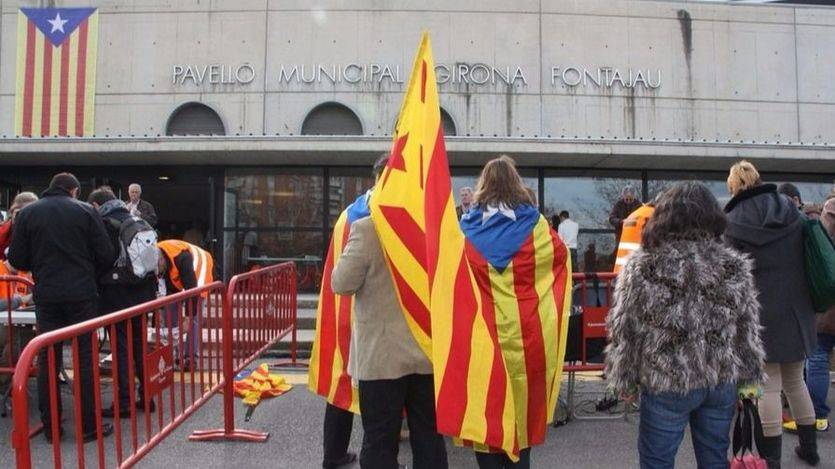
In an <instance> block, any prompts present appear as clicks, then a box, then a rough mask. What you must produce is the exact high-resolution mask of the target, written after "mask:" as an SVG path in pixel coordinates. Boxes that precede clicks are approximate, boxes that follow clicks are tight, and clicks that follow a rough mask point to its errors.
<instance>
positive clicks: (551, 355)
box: [371, 33, 570, 460]
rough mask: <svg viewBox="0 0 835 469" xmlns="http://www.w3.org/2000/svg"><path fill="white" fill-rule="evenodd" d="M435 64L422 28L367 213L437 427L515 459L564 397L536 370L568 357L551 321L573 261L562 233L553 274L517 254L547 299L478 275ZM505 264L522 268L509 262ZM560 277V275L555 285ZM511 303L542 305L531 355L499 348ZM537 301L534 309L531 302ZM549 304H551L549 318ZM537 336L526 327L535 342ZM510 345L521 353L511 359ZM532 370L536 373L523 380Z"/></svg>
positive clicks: (557, 314)
mask: <svg viewBox="0 0 835 469" xmlns="http://www.w3.org/2000/svg"><path fill="white" fill-rule="evenodd" d="M434 70H435V67H434V61H433V59H432V52H431V45H430V41H429V36H428V34H426V33H424V35H423V38H422V40H421V44H420V47H419V49H418V53H417V56H416V58H415V62H414V65H413V67H412V72H411V78H410V80H409V85H408V88H407V91H406V96H405V97H404V100H403V105H402V107H401V110H400V115H399V117H398V121H397V125H396V127H395V136H394V142H393V149H392V151H391V157H390V158H389V162H388V165H387V167H386V169H385V170H384V172H383V174H382V176H381V179H380V182H379V184H378V185H377V188H376V189H375V191H374V197H373V198H372V200H371V218H372V220H373V221H374V226H375V228H376V230H377V233H378V235H379V237H380V244H381V246H382V248H383V251H384V253H385V255H386V259H387V261H388V266H389V269H390V271H391V274H392V279H393V281H394V285H395V289H396V290H397V294H398V298H399V300H400V303H401V306H402V307H403V310H404V314H405V315H406V322H407V324H408V325H409V327H410V329H411V331H412V333H413V334H414V336H415V339H416V340H417V342H418V344H419V345H420V346H421V348H422V349H423V351H424V352H425V353H426V354H427V356H429V357H430V358H431V360H432V364H433V368H434V372H435V377H434V379H435V399H436V415H437V428H438V431H439V432H440V433H442V434H445V435H448V436H451V437H454V438H456V439H459V440H462V441H464V442H467V443H469V444H471V445H473V446H475V447H476V448H477V449H484V450H486V449H495V450H499V451H504V452H506V453H507V454H508V455H510V457H511V458H512V459H514V460H515V459H517V458H518V454H519V450H520V448H524V447H525V446H526V445H528V444H535V443H536V442H540V441H541V438H540V434H544V425H545V424H546V422H548V421H550V419H551V417H550V415H546V414H549V409H552V408H553V402H554V400H555V398H556V395H557V390H558V389H557V387H558V384H559V380H556V379H555V378H554V376H555V375H556V374H558V372H559V368H552V369H548V368H547V367H546V368H545V369H544V370H542V371H541V372H540V371H538V370H539V363H541V362H543V361H544V363H545V364H546V365H548V364H550V365H553V366H559V365H557V363H559V362H562V353H563V352H564V342H565V341H564V340H563V337H564V335H565V333H566V331H567V327H562V328H560V329H557V328H556V326H557V324H563V323H565V320H567V316H566V317H565V318H563V317H562V316H561V314H562V312H563V311H564V310H565V303H566V301H567V300H565V299H564V298H563V297H564V294H563V295H562V296H560V295H559V294H558V293H564V292H565V291H567V290H566V288H567V287H568V282H570V280H569V279H570V275H568V272H569V270H570V267H567V264H566V262H567V260H566V259H567V256H566V255H565V247H564V246H563V245H562V244H561V243H559V242H558V241H554V242H552V244H551V245H548V246H553V247H551V248H550V252H551V253H552V254H551V255H552V256H553V259H554V260H552V262H553V263H554V265H556V266H557V267H554V269H553V270H554V271H555V272H556V273H555V274H554V273H552V275H551V276H550V277H549V276H548V274H547V273H546V272H544V271H541V272H537V268H538V269H539V270H542V267H543V266H544V264H541V263H533V264H531V265H530V266H526V267H527V269H528V270H527V271H525V270H524V267H522V264H524V262H523V261H519V262H518V265H519V266H520V267H519V269H522V270H520V271H519V272H525V273H527V274H529V275H531V278H530V279H529V281H533V278H534V277H533V275H534V274H540V275H539V276H538V277H536V281H535V285H536V287H535V289H534V290H535V291H536V293H537V295H539V294H540V293H541V295H542V297H541V299H540V297H537V299H536V301H535V302H534V301H533V300H532V299H531V297H530V294H531V291H530V290H522V291H521V293H523V296H517V294H518V292H517V291H515V289H514V288H509V287H507V286H506V285H505V284H503V283H497V284H496V285H492V284H489V283H486V282H484V281H483V279H482V280H479V278H480V277H479V276H478V271H477V270H475V271H474V266H476V267H477V266H478V264H477V263H473V261H471V260H470V257H471V256H470V253H471V252H472V253H473V256H472V257H474V258H475V256H474V254H475V252H476V251H475V250H473V249H467V245H468V244H467V243H469V244H472V242H471V241H468V240H465V238H464V233H463V232H462V229H461V227H460V226H459V224H458V219H457V217H456V215H455V202H454V199H453V197H452V188H451V180H450V175H449V164H448V162H447V156H446V148H445V146H444V137H443V128H442V126H441V119H440V107H439V99H438V89H437V83H436V77H435V72H434ZM535 226H537V227H539V225H538V224H537V225H535ZM538 229H539V231H537V232H536V233H538V235H537V236H536V237H535V238H534V241H533V242H534V244H535V247H537V245H536V243H539V244H541V245H542V250H539V251H538V250H534V252H535V253H536V254H535V256H534V258H535V259H540V258H541V257H542V256H546V252H547V251H546V250H547V249H549V248H548V247H547V246H546V243H544V242H542V239H545V238H543V235H542V231H541V230H542V228H541V227H539V228H538ZM548 236H550V237H553V233H550V232H549V234H548ZM548 239H549V240H550V239H552V238H548ZM526 246H527V245H526ZM497 248H498V247H497ZM515 253H516V252H515V251H514V252H513V254H515ZM483 256H484V255H483V254H482V257H483ZM528 257H530V256H528ZM520 259H521V258H520ZM542 262H544V261H542ZM531 266H534V269H533V270H530V269H531ZM560 269H562V270H560ZM488 271H489V270H488ZM563 271H564V272H563ZM509 272H510V273H511V274H512V273H513V272H517V271H516V268H515V267H514V268H513V269H511V271H509ZM502 275H509V274H507V273H506V271H502V273H499V274H497V275H496V276H495V277H496V278H497V279H498V278H500V277H502ZM517 275H519V274H518V273H517ZM490 278H491V279H492V278H493V277H490ZM505 278H510V279H512V278H513V277H512V276H510V277H505ZM549 279H550V280H549ZM561 280H564V283H562V284H558V281H561ZM524 285H525V282H523V281H520V286H524ZM488 286H489V287H491V288H490V289H489V290H488V289H487V287H488ZM548 291H551V293H550V296H549V294H548ZM514 303H515V304H517V306H516V307H515V311H519V310H521V311H524V312H525V313H526V314H528V315H529V316H530V314H532V313H531V311H536V312H537V313H538V314H541V315H540V316H539V317H540V327H541V333H540V335H541V338H540V339H539V343H540V344H542V345H543V347H540V348H539V349H537V350H538V351H542V350H543V348H544V353H545V354H546V356H545V357H544V358H542V357H539V356H537V357H532V358H531V363H530V364H528V363H527V362H526V361H525V360H524V359H523V360H520V359H519V355H520V353H522V352H521V345H519V346H518V347H517V349H516V350H515V351H514V350H510V349H509V350H507V351H505V350H503V349H502V347H503V343H502V339H503V338H505V335H504V334H507V333H510V332H512V329H511V327H512V322H510V321H509V320H501V321H498V320H497V317H499V316H500V315H502V314H508V312H509V311H513V309H510V308H511V307H510V305H512V304H514ZM497 304H499V305H501V307H496V306H495V305H497ZM533 304H535V305H536V308H535V310H531V309H530V305H533ZM549 304H551V305H553V309H552V310H550V314H551V316H548V313H549V310H548V308H549V307H548V305H549ZM520 305H521V306H520ZM540 311H541V313H539V312H540ZM542 315H545V316H546V317H544V318H543V316H542ZM522 319H524V321H520V323H522V322H524V324H525V325H527V324H528V321H530V318H528V317H527V316H526V317H525V318H522ZM499 325H501V327H498V326H499ZM536 336H537V334H532V335H526V337H527V339H528V340H535V339H533V337H536ZM545 344H547V345H548V347H549V348H545V347H544V345H545ZM525 345H526V347H525V353H527V349H528V347H527V343H526V344H525ZM552 346H553V347H552ZM532 350H533V349H532ZM506 352H507V353H510V355H513V356H514V359H512V360H506V359H505V355H506ZM514 352H515V355H514ZM529 369H530V370H532V371H536V372H537V373H539V374H538V375H537V376H531V377H529V378H528V377H527V372H528V370H529ZM551 370H553V371H551ZM529 379H532V380H533V381H534V385H533V387H532V392H534V393H536V392H540V390H542V389H545V388H547V389H545V392H544V394H543V393H541V392H540V395H541V396H542V402H543V403H542V404H541V405H539V404H537V406H532V405H528V403H529V402H530V401H529V400H528V396H526V395H524V394H522V393H523V392H524V391H526V390H527V387H528V386H527V385H525V386H524V387H522V386H520V385H519V383H518V381H526V380H529ZM543 380H544V384H542V381H543ZM517 401H518V402H517ZM520 417H524V418H523V419H520ZM528 427H530V428H532V429H534V430H535V431H536V434H535V435H534V437H530V436H529V431H528ZM540 429H543V430H542V431H540ZM520 430H521V431H520Z"/></svg>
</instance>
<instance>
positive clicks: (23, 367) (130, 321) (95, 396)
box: [12, 282, 228, 469]
mask: <svg viewBox="0 0 835 469" xmlns="http://www.w3.org/2000/svg"><path fill="white" fill-rule="evenodd" d="M225 299H226V298H225V289H224V286H223V284H222V283H221V282H214V283H212V284H209V285H206V286H203V287H200V288H196V289H192V290H187V291H185V292H181V293H177V294H174V295H171V296H167V297H164V298H160V299H157V300H155V301H151V302H148V303H145V304H142V305H138V306H135V307H132V308H128V309H125V310H122V311H118V312H115V313H112V314H108V315H106V316H101V317H98V318H95V319H91V320H88V321H85V322H82V323H79V324H75V325H72V326H69V327H65V328H61V329H57V330H54V331H51V332H46V333H43V334H41V335H38V336H37V337H35V338H34V339H33V340H32V341H31V342H30V343H29V344H28V345H27V346H26V348H25V349H24V350H23V352H22V353H21V355H20V358H19V360H18V363H17V369H16V370H15V373H14V377H13V381H12V401H13V402H12V405H13V408H12V411H13V413H14V415H13V418H14V429H13V431H12V445H13V446H14V448H15V454H16V456H15V457H16V461H17V468H18V469H29V468H30V467H32V455H31V445H30V441H29V434H30V422H29V395H28V389H27V388H28V381H29V370H30V369H31V368H32V366H33V364H34V362H35V358H36V357H38V356H39V355H40V357H39V361H40V362H42V363H40V365H41V368H42V369H41V370H40V371H41V373H45V375H46V376H45V378H46V379H45V380H44V381H45V382H48V386H47V388H48V394H49V402H50V404H51V405H50V406H49V407H50V408H51V409H53V410H54V409H56V407H57V404H58V401H59V399H60V392H59V389H58V372H57V369H58V368H59V366H60V365H61V364H62V363H63V362H64V356H63V353H62V352H60V351H61V350H62V347H61V344H62V343H68V344H69V345H70V348H71V360H70V361H71V367H70V369H71V370H72V385H71V386H70V387H71V389H72V397H73V404H74V405H73V414H74V421H75V422H74V424H75V425H74V427H75V442H76V446H77V451H76V452H77V461H76V463H75V464H70V465H74V466H77V467H79V468H83V467H84V466H85V462H86V461H85V451H84V441H83V433H84V431H87V432H92V431H95V435H91V441H95V442H96V454H97V460H98V465H99V467H105V466H107V465H108V461H110V465H114V464H113V461H115V465H117V466H119V467H129V466H131V465H132V464H135V463H136V462H137V461H139V459H141V458H142V457H143V456H144V455H145V454H147V453H148V451H150V450H151V449H152V448H153V447H154V446H156V445H157V444H159V443H160V442H161V441H162V440H163V439H164V438H165V437H166V436H167V435H168V434H170V433H171V432H172V431H173V430H174V429H175V428H177V426H178V425H180V424H181V423H182V422H183V421H184V420H185V419H186V418H188V417H189V416H190V415H191V414H193V413H194V412H195V411H196V410H197V409H198V408H199V407H200V406H201V405H203V404H204V403H205V402H206V401H207V400H208V399H209V398H210V397H211V396H212V395H214V394H215V393H216V392H217V391H218V390H219V389H220V387H221V385H222V383H223V375H222V374H221V360H220V354H221V351H222V350H221V348H220V347H219V345H220V341H221V340H222V338H223V337H224V335H223V334H221V333H220V331H218V330H217V329H216V328H215V329H213V328H212V327H211V325H212V324H218V323H220V319H221V317H223V316H225V315H224V314H223V309H224V305H225ZM187 316H190V317H193V318H195V320H196V321H197V323H198V325H199V326H198V327H197V329H198V331H199V333H200V335H202V337H191V336H190V337H189V338H187V339H185V338H184V337H183V334H175V325H177V324H184V323H185V320H186V317H187ZM122 328H124V329H122ZM137 328H138V329H139V330H138V331H136V329H137ZM101 329H104V330H106V331H108V332H109V337H110V339H109V346H110V350H111V353H112V354H113V369H114V372H113V373H112V376H113V386H112V388H113V398H112V400H113V405H114V414H115V415H114V419H113V426H114V436H113V440H114V442H113V444H110V442H108V445H107V446H108V449H110V450H112V453H111V452H109V451H106V450H105V441H106V440H105V438H104V435H103V422H102V412H101V409H102V405H103V404H105V403H104V402H102V401H103V396H102V392H101V391H102V373H101V370H100V369H99V359H98V358H99V351H100V349H101V348H102V347H103V346H104V345H106V344H105V343H104V342H103V341H102V343H101V344H100V343H99V340H100V337H99V334H98V332H99V331H100V330H101ZM119 331H122V332H121V333H120V332H119ZM134 332H138V336H137V338H136V341H137V342H139V345H140V349H138V350H137V349H136V347H135V345H134V341H132V340H125V341H123V343H121V344H120V343H119V340H120V339H119V337H120V334H121V335H124V336H125V337H126V338H131V337H134ZM149 333H150V334H151V335H152V338H153V341H150V340H149V339H148V334H149ZM191 341H197V345H196V347H195V348H196V349H197V353H196V354H195V356H194V358H193V359H192V360H191V366H190V367H189V369H185V367H180V368H179V370H175V363H174V361H175V356H177V355H178V354H179V355H184V354H186V353H187V351H186V348H187V347H188V345H189V343H190V342H191ZM87 344H89V345H87ZM87 347H89V349H88V348H87ZM120 347H124V348H123V350H124V351H126V354H127V370H128V375H127V376H128V380H129V381H130V383H131V384H132V385H131V386H128V392H129V399H128V402H129V403H130V405H129V408H128V409H127V411H125V409H121V408H120V405H119V404H120V403H119V401H120V399H119V378H120V377H119V373H117V372H115V370H116V369H117V363H118V361H119V358H120V357H119V350H120ZM188 349H189V350H191V349H192V347H188ZM88 352H89V355H88ZM88 356H89V357H91V359H90V360H89V364H90V367H91V372H90V373H82V372H81V370H80V369H81V367H82V365H84V366H86V361H87V357H88ZM137 356H138V358H137ZM137 359H138V360H141V362H140V363H142V364H143V365H144V369H143V374H144V376H137V375H136V374H135V363H136V362H137ZM43 362H46V363H43ZM44 365H48V366H44ZM47 370H48V371H47ZM227 376H228V375H227ZM137 378H138V379H139V380H141V382H143V383H144V384H145V385H144V394H143V395H142V396H137V395H136V390H135V386H134V385H133V384H134V383H135V380H136V379H137ZM82 382H83V383H82ZM91 382H92V384H90V383H91ZM90 399H92V401H93V404H92V412H93V413H94V419H93V420H94V422H95V425H94V426H92V427H89V428H86V429H82V412H83V410H82V404H85V405H84V407H86V408H87V409H90V407H89V406H90V404H89V400H90ZM152 400H153V401H154V402H155V404H156V411H155V412H152V411H151V408H150V406H151V405H152V404H151V401H152ZM137 403H142V404H143V406H142V407H137ZM140 412H142V414H143V416H144V418H143V419H141V420H140V418H139V413H140ZM122 413H124V414H126V415H125V416H124V417H121V416H120V414H122ZM153 414H156V415H153ZM51 415H52V416H53V417H54V416H55V412H52V414H51ZM88 418H89V414H88ZM88 422H90V420H88ZM50 423H51V424H49V425H47V428H46V431H48V432H50V435H51V440H52V460H53V461H52V462H53V465H54V467H56V468H60V467H62V465H64V464H65V463H66V462H65V461H63V459H62V454H61V444H60V438H61V429H60V427H61V425H60V420H59V419H55V418H52V419H51V420H50ZM123 424H124V425H123ZM123 432H126V433H128V435H126V438H125V439H126V441H123V435H122V434H123ZM93 436H94V437H95V438H92V437H93ZM106 453H108V454H106ZM113 453H115V454H113ZM41 463H42V464H43V462H41Z"/></svg>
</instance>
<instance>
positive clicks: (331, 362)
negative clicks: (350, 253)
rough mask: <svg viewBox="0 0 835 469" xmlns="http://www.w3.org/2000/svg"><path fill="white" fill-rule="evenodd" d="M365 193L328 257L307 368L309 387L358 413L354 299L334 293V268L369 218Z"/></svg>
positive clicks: (338, 230) (341, 224) (341, 223)
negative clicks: (352, 366)
mask: <svg viewBox="0 0 835 469" xmlns="http://www.w3.org/2000/svg"><path fill="white" fill-rule="evenodd" d="M370 196H371V191H368V192H366V193H365V194H363V195H361V196H360V197H359V198H357V200H356V201H354V202H353V203H352V204H351V205H349V206H348V208H347V209H345V210H344V211H343V212H342V213H341V214H340V215H339V218H338V219H337V220H336V225H335V226H334V227H333V236H332V237H331V242H330V246H329V247H328V256H327V258H326V260H325V266H324V268H323V272H322V287H321V289H320V291H319V305H318V307H317V311H316V335H315V336H314V339H313V350H312V352H311V355H310V367H309V368H308V381H307V383H308V387H309V388H310V390H311V391H313V392H314V393H316V394H318V395H320V396H322V397H324V398H325V399H326V400H327V401H328V402H329V403H331V404H333V405H334V406H336V407H339V408H340V409H345V410H349V411H351V412H354V413H359V395H358V394H357V389H356V388H355V387H353V385H352V383H351V376H350V373H349V372H348V358H349V349H350V344H351V318H352V317H353V314H354V297H353V296H342V295H337V294H335V293H334V292H333V290H332V289H331V275H332V274H333V267H334V266H335V265H336V263H337V262H339V257H340V256H341V255H342V251H343V250H344V249H345V244H346V243H347V242H348V235H349V234H350V232H351V224H352V223H353V222H355V221H356V220H359V219H360V218H364V217H367V216H369V215H370V212H369V208H368V200H369V198H370Z"/></svg>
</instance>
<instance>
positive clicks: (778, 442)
mask: <svg viewBox="0 0 835 469" xmlns="http://www.w3.org/2000/svg"><path fill="white" fill-rule="evenodd" d="M728 191H729V192H730V193H731V195H732V196H733V198H732V199H731V200H730V202H728V204H727V205H726V206H725V212H727V214H728V228H727V230H726V231H725V239H726V241H727V242H728V243H729V244H730V245H731V246H733V247H735V248H736V249H738V250H740V251H742V252H744V253H746V254H748V255H750V256H751V258H752V259H753V260H754V266H755V268H754V281H755V283H756V285H757V290H758V292H759V301H760V323H761V324H762V326H763V332H762V339H763V345H764V346H765V353H766V357H765V374H766V376H767V377H766V379H765V382H764V383H763V387H764V395H763V398H762V399H760V400H759V410H760V417H761V418H762V423H763V433H764V434H765V438H764V442H763V443H764V444H763V445H758V448H757V449H758V450H759V452H760V455H761V456H763V457H764V458H765V459H766V460H768V462H769V467H770V468H774V467H779V464H780V457H781V452H782V450H781V448H782V402H781V397H780V393H781V391H782V393H783V394H785V396H786V400H787V401H788V402H789V407H790V408H791V411H792V415H793V416H794V418H795V419H796V420H797V423H798V425H797V429H798V436H799V437H800V446H799V447H797V448H796V449H795V452H796V453H797V455H798V456H799V457H800V458H801V459H803V460H804V461H806V462H808V463H809V464H811V465H815V464H817V462H818V460H819V456H818V453H817V441H816V438H817V437H816V435H815V411H814V408H813V406H812V400H811V398H810V397H809V391H808V389H807V388H806V385H805V383H804V382H803V363H804V361H805V360H806V359H807V358H808V357H810V356H812V354H813V353H814V351H815V348H816V338H817V336H816V333H815V312H814V308H813V306H812V299H811V297H810V295H809V286H808V284H807V283H806V272H805V267H804V257H803V255H804V254H803V224H804V221H805V220H804V218H805V217H804V215H803V214H802V213H801V212H800V211H799V210H798V209H797V207H796V206H795V205H794V203H793V202H792V201H791V200H790V199H789V198H788V197H786V196H784V195H781V194H779V193H778V192H777V187H776V186H775V185H774V184H763V183H762V181H761V180H760V174H759V172H758V171H757V169H756V168H755V167H754V165H752V164H751V163H749V162H747V161H742V162H739V163H737V164H735V165H734V166H733V167H732V168H731V171H730V174H729V176H728Z"/></svg>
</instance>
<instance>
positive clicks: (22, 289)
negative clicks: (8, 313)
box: [0, 261, 32, 299]
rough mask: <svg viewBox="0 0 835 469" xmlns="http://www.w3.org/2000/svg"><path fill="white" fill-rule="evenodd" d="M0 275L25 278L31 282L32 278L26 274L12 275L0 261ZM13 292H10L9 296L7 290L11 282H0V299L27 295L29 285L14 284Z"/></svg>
mask: <svg viewBox="0 0 835 469" xmlns="http://www.w3.org/2000/svg"><path fill="white" fill-rule="evenodd" d="M0 275H17V276H18V277H25V278H28V279H29V280H32V276H31V275H29V274H28V273H26V272H17V273H12V271H10V270H9V269H8V268H7V267H6V263H5V262H3V261H0ZM14 285H15V288H14V290H12V291H11V294H9V288H10V287H11V282H8V281H0V298H3V299H6V298H8V297H12V296H14V295H27V294H28V293H29V285H26V284H25V283H20V282H18V283H15V284H14Z"/></svg>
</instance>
